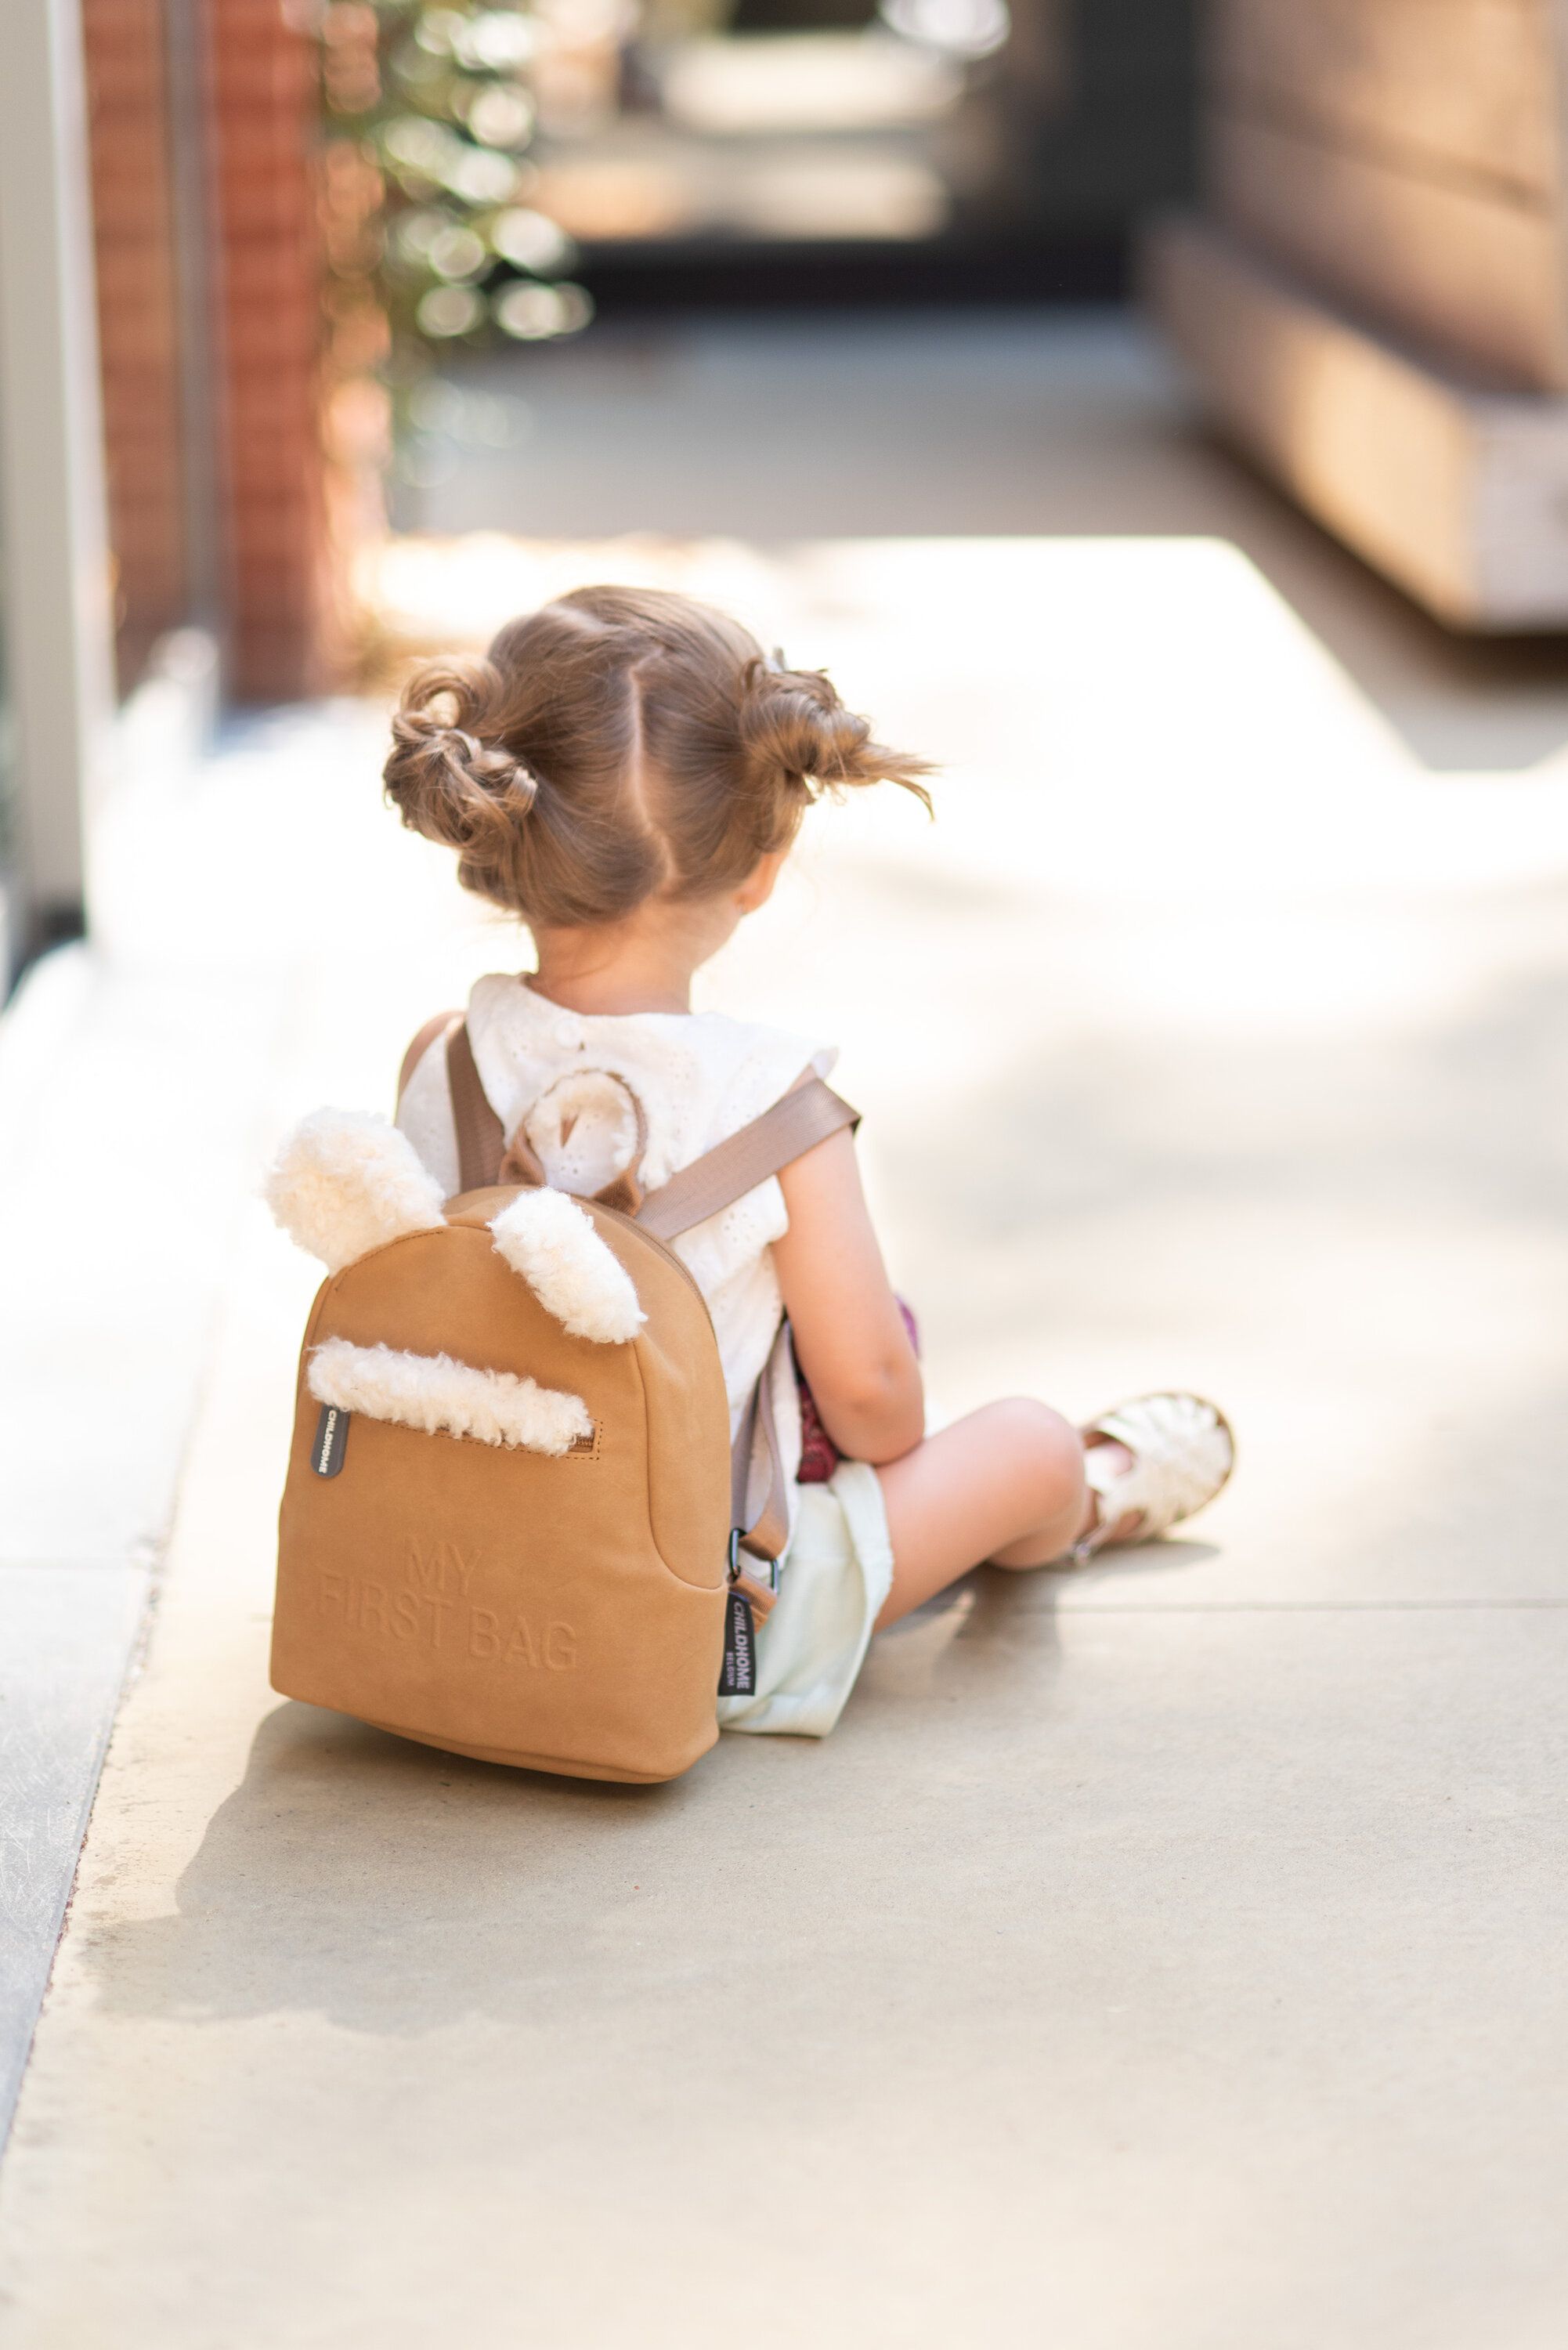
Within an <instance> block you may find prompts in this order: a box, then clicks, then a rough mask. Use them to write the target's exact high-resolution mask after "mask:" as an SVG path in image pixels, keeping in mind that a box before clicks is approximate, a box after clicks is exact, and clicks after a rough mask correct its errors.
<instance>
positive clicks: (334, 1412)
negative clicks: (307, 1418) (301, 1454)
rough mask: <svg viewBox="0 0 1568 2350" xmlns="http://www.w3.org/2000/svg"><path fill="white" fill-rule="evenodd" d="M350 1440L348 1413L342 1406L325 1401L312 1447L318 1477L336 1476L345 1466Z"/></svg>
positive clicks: (312, 1456) (312, 1459) (312, 1460)
mask: <svg viewBox="0 0 1568 2350" xmlns="http://www.w3.org/2000/svg"><path fill="white" fill-rule="evenodd" d="M347 1443H348V1413H347V1412H346V1411H345V1410H344V1409H342V1406H341V1405H339V1404H335V1403H324V1404H323V1405H322V1407H321V1417H320V1419H318V1420H317V1423H316V1442H315V1444H314V1445H313V1446H312V1448H311V1453H310V1465H311V1467H312V1468H313V1469H314V1470H315V1471H316V1473H317V1476H318V1477H336V1476H337V1471H339V1469H341V1468H342V1466H343V1451H344V1447H345V1446H346V1445H347Z"/></svg>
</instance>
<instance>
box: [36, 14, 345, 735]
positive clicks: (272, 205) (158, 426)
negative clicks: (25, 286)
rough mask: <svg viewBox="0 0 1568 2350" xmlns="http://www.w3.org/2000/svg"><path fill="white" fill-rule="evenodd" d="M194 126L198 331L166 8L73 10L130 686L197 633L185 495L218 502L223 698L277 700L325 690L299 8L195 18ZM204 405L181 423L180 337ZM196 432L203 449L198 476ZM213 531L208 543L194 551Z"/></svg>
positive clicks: (315, 254)
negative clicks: (184, 278)
mask: <svg viewBox="0 0 1568 2350" xmlns="http://www.w3.org/2000/svg"><path fill="white" fill-rule="evenodd" d="M187 4H188V5H194V8H195V10H196V15H197V23H198V26H199V31H200V36H201V41H200V47H201V51H202V88H203V102H202V113H203V115H204V118H205V119H204V120H203V121H202V123H201V124H199V125H197V126H191V125H189V124H187V125H183V126H182V133H183V135H184V136H186V137H192V136H193V137H194V139H195V141H196V148H195V157H196V177H197V181H198V183H199V184H202V185H204V187H205V191H206V200H205V203H203V205H202V213H203V217H202V221H201V222H200V224H198V231H197V233H198V234H199V236H201V237H202V239H203V241H204V243H205V244H206V247H207V252H206V270H207V276H208V279H209V285H208V298H207V303H206V312H207V315H206V316H205V317H203V318H201V319H195V318H193V317H192V316H191V315H189V314H188V313H186V314H182V288H181V285H180V279H179V273H178V268H177V264H176V220H175V202H176V199H175V192H174V175H173V172H172V170H171V121H170V94H169V93H170V83H169V56H168V47H167V41H166V28H167V22H168V19H167V15H166V11H167V8H168V6H169V5H170V0H82V17H83V36H84V42H85V47H86V66H87V77H88V106H89V115H90V129H91V173H92V192H93V206H94V224H95V237H96V244H97V260H98V298H99V338H100V342H101V347H102V356H103V391H104V420H105V439H106V444H107V458H108V468H109V507H110V530H111V536H112V541H113V547H114V555H115V561H116V566H117V571H118V580H119V667H120V680H121V684H122V686H129V685H131V684H133V683H134V682H135V681H136V679H137V677H138V676H139V675H140V672H141V670H142V667H143V665H144V663H145V660H146V657H147V652H148V650H149V648H150V646H151V644H152V642H153V641H154V639H156V638H157V637H159V636H160V635H161V633H162V632H163V631H164V630H165V629H170V628H173V627H176V626H178V625H179V624H180V622H181V621H182V620H186V619H191V618H192V592H193V591H192V572H193V569H194V566H193V565H192V560H191V550H190V549H189V548H188V546H187V543H186V538H187V534H186V527H185V521H186V509H187V500H188V498H189V496H190V489H189V480H190V479H191V478H194V479H202V478H205V479H208V480H210V481H212V482H213V483H215V484H216V488H215V492H214V497H215V503H216V505H217V508H218V511H217V513H216V515H214V516H213V517H212V527H211V536H212V539H213V542H214V544H215V546H216V549H217V560H218V567H219V571H220V586H219V590H218V598H219V602H220V605H221V607H222V610H221V612H220V613H219V614H218V615H217V616H216V617H217V618H218V619H219V620H220V624H221V626H222V628H223V634H224V638H225V650H226V654H227V673H228V684H229V690H230V691H231V692H232V693H233V694H234V696H235V697H236V698H237V699H239V700H241V701H273V700H283V699H286V698H288V697H290V696H293V695H296V694H300V693H306V692H310V691H315V690H317V689H318V688H319V687H320V686H321V685H322V684H323V683H324V682H326V681H327V680H328V678H329V676H330V674H331V671H332V669H333V665H334V660H335V656H336V644H335V621H334V615H335V609H336V606H335V599H334V597H333V594H332V577H331V564H330V560H329V556H328V542H327V484H326V479H325V460H324V456H323V428H322V410H323V340H324V330H325V324H326V320H325V314H324V311H323V307H322V281H323V236H322V224H321V214H320V206H319V203H318V148H319V130H318V118H317V72H318V53H317V42H316V38H315V36H314V31H313V26H312V22H311V16H312V11H310V10H309V9H308V7H306V6H302V5H300V4H299V0H187ZM194 334H200V336H201V337H202V342H203V346H204V347H203V348H201V349H199V350H198V351H196V352H195V354H194V357H195V359H196V360H197V362H198V364H199V365H200V366H201V367H202V369H204V370H205V373H206V377H207V380H208V383H209V386H210V399H209V400H207V401H205V402H204V403H203V410H204V412H203V414H202V416H200V417H194V418H187V417H185V416H184V415H183V414H182V338H183V337H188V336H191V335H194ZM186 432H205V433H207V434H208V435H209V436H212V437H215V440H216V444H217V445H216V447H215V449H212V450H207V451H203V452H198V453H200V454H202V456H203V458H204V459H205V462H204V463H202V464H200V465H197V466H195V467H194V468H190V469H188V466H187V455H188V452H187V450H186V448H185V445H184V440H183V435H184V434H185V433H186ZM204 527H205V525H204V523H199V524H198V533H199V534H200V532H201V531H202V529H203V528H204Z"/></svg>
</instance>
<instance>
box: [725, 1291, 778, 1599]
mask: <svg viewBox="0 0 1568 2350" xmlns="http://www.w3.org/2000/svg"><path fill="white" fill-rule="evenodd" d="M780 1341H782V1342H783V1343H785V1344H787V1341H785V1340H784V1334H783V1333H782V1331H781V1333H780ZM776 1343H777V1342H775V1344H776ZM773 1369H774V1357H773V1356H772V1355H770V1356H769V1357H768V1359H767V1361H766V1362H765V1363H764V1364H763V1370H762V1376H761V1378H759V1379H758V1381H757V1384H756V1386H755V1387H754V1388H753V1389H752V1392H751V1396H750V1398H749V1399H748V1401H747V1404H746V1409H745V1410H744V1411H743V1412H742V1414H741V1425H740V1427H739V1428H738V1429H737V1430H736V1431H735V1441H734V1444H733V1447H732V1450H731V1453H730V1523H731V1525H732V1527H733V1529H734V1531H735V1534H737V1536H738V1537H739V1547H740V1549H742V1550H743V1551H749V1552H750V1553H751V1555H752V1556H753V1558H754V1559H763V1560H765V1561H767V1562H768V1564H769V1565H771V1564H772V1563H773V1561H774V1560H775V1559H776V1558H778V1556H779V1555H780V1554H781V1553H782V1551H783V1549H784V1544H785V1543H787V1542H788V1540H789V1491H788V1485H787V1482H786V1480H785V1477H784V1451H783V1449H782V1447H781V1446H780V1443H779V1432H778V1426H777V1423H776V1422H775V1420H774V1383H773ZM759 1437H761V1439H762V1451H763V1465H764V1467H765V1468H766V1471H767V1487H766V1490H765V1492H764V1493H763V1503H762V1507H761V1509H760V1510H759V1511H758V1512H757V1513H755V1514H754V1515H753V1511H752V1474H753V1466H754V1464H755V1461H756V1456H757V1440H758V1438H759ZM734 1565H735V1566H736V1567H737V1568H739V1567H740V1565H741V1562H740V1561H739V1559H736V1560H735V1562H734ZM736 1579H737V1580H744V1581H746V1582H747V1583H748V1586H749V1585H750V1583H751V1581H752V1580H753V1578H751V1577H749V1576H746V1575H743V1574H742V1575H737V1577H736ZM748 1596H751V1597H752V1599H753V1605H757V1608H758V1613H759V1615H763V1616H765V1615H766V1614H767V1612H768V1609H769V1608H770V1607H772V1606H773V1594H772V1589H771V1587H770V1588H769V1589H768V1591H767V1593H766V1596H764V1597H763V1598H762V1600H761V1604H760V1605H758V1595H757V1594H756V1593H754V1592H750V1591H749V1595H748Z"/></svg>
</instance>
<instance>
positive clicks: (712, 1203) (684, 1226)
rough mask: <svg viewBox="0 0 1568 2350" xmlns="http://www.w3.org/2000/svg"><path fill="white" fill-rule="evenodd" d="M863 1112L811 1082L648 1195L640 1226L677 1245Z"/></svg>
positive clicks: (815, 1080) (855, 1121) (815, 1079)
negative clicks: (684, 1234) (694, 1228)
mask: <svg viewBox="0 0 1568 2350" xmlns="http://www.w3.org/2000/svg"><path fill="white" fill-rule="evenodd" d="M859 1123H860V1113H859V1111H858V1110H856V1109H851V1108H850V1107H849V1104H848V1103H847V1102H846V1101H845V1100H844V1099H843V1098H842V1097H840V1096H839V1095H837V1094H836V1093H835V1092H834V1090H833V1087H831V1086H828V1085H825V1084H824V1083H823V1081H822V1079H821V1078H820V1077H817V1076H811V1077H807V1078H806V1080H805V1084H804V1085H799V1086H796V1087H795V1088H794V1092H793V1093H787V1094H785V1095H784V1097H783V1099H782V1100H780V1101H776V1102H774V1106H773V1107H772V1109H765V1110H763V1114H762V1116H761V1117H760V1118H753V1120H752V1122H751V1124H750V1125H749V1126H742V1128H741V1129H740V1131H739V1132H738V1133H737V1134H732V1135H730V1136H729V1137H728V1139H726V1140H725V1141H723V1142H718V1143H715V1144H714V1146H713V1148H712V1149H711V1150H705V1151H704V1152H703V1153H702V1156H701V1159H693V1160H692V1161H691V1165H690V1166H689V1167H682V1168H681V1170H680V1173H679V1174H677V1175H672V1176H671V1177H670V1180H669V1182H668V1183H666V1184H664V1185H663V1186H662V1187H661V1188H660V1189H659V1191H650V1192H649V1194H648V1197H647V1198H646V1199H645V1200H644V1201H643V1203H642V1205H641V1207H640V1208H639V1210H638V1211H637V1221H638V1222H639V1224H640V1225H641V1226H642V1228H643V1230H644V1231H645V1232H651V1233H652V1234H653V1237H654V1239H655V1240H659V1241H670V1240H676V1239H678V1238H679V1237H680V1234H681V1233H682V1232H690V1231H691V1227H692V1225H693V1224H701V1223H706V1222H707V1220H708V1218H709V1217H710V1216H716V1215H717V1214H718V1213H719V1211H720V1210H721V1208H729V1207H732V1206H733V1204H734V1202H735V1201H737V1200H739V1199H742V1198H743V1197H744V1195H745V1194H746V1192H748V1191H755V1189H756V1187H757V1185H758V1184H759V1183H765V1182H766V1181H767V1180H768V1177H769V1176H770V1175H776V1174H778V1173H779V1171H780V1170H781V1169H782V1168H785V1167H788V1166H791V1165H792V1164H793V1163H794V1160H795V1159H799V1158H801V1157H802V1156H803V1155H804V1154H805V1152H806V1151H808V1150H811V1149H815V1146H816V1145H817V1143H819V1142H826V1140H827V1138H828V1136H829V1135H830V1134H837V1133H839V1132H840V1131H841V1130H842V1129H843V1128H845V1127H846V1126H858V1125H859Z"/></svg>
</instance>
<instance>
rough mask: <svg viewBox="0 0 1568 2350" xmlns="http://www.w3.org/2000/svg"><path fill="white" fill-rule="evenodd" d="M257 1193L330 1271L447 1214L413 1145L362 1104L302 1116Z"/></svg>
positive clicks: (427, 1228)
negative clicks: (261, 1194)
mask: <svg viewBox="0 0 1568 2350" xmlns="http://www.w3.org/2000/svg"><path fill="white" fill-rule="evenodd" d="M263 1197H264V1198H265V1201H266V1203H267V1206H268V1207H269V1208H270V1209H271V1210H272V1211H273V1214H274V1215H275V1217H276V1219H277V1221H278V1222H279V1223H280V1224H281V1225H282V1226H283V1229H284V1231H285V1232H286V1233H287V1234H288V1236H289V1238H290V1240H292V1241H296V1242H297V1243H298V1244H299V1246H300V1247H301V1248H302V1249H306V1250H308V1251H309V1253H310V1254H311V1255H312V1256H317V1257H319V1258H320V1259H321V1262H322V1263H323V1264H324V1265H325V1266H326V1267H327V1271H328V1272H329V1273H337V1272H339V1271H340V1270H341V1269H342V1267H343V1266H344V1265H346V1264H352V1263H353V1262H354V1260H355V1258H356V1257H358V1256H364V1255H365V1254H366V1253H367V1252H368V1251H369V1250H370V1249H373V1248H379V1246H380V1244H381V1243H382V1242H383V1241H395V1240H396V1239H397V1238H398V1237H399V1235H400V1233H402V1232H433V1231H435V1229H436V1228H437V1226H438V1225H440V1224H441V1223H443V1222H445V1221H446V1220H445V1218H444V1217H443V1215H442V1213H441V1207H442V1193H441V1185H440V1184H439V1183H438V1182H437V1181H436V1179H435V1177H434V1176H433V1175H432V1174H431V1173H430V1171H429V1170H428V1169H427V1168H426V1167H425V1166H424V1164H423V1162H422V1161H421V1159H420V1157H419V1154H418V1152H417V1151H416V1150H415V1149H414V1146H413V1144H412V1143H411V1142H410V1140H409V1139H408V1137H407V1136H406V1135H403V1134H400V1133H399V1131H398V1129H397V1128H396V1127H395V1126H389V1124H388V1122H387V1120H386V1119H385V1118H375V1117H373V1116H371V1115H370V1113H369V1112H368V1111H366V1110H357V1109H318V1110H315V1111H313V1112H312V1113H311V1115H310V1117H309V1118H304V1119H302V1120H301V1122H300V1124H299V1125H298V1126H296V1128H295V1129H294V1132H293V1133H292V1134H291V1135H290V1136H289V1138H288V1139H287V1140H286V1142H285V1144H284V1146H283V1148H282V1149H281V1150H280V1151H279V1152H278V1154H277V1157H276V1158H275V1159H274V1161H273V1163H272V1166H271V1168H270V1169H269V1170H268V1172H267V1179H266V1182H265V1185H264V1187H263Z"/></svg>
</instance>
